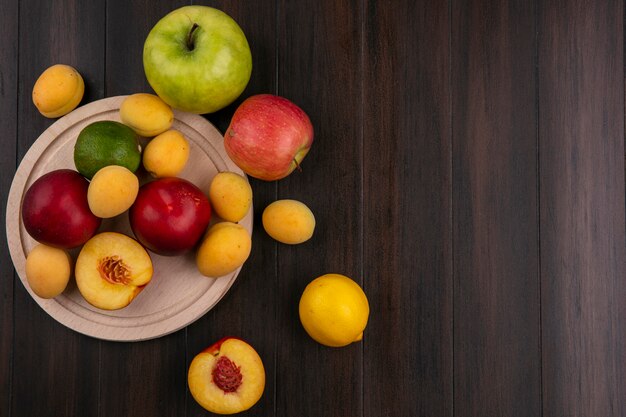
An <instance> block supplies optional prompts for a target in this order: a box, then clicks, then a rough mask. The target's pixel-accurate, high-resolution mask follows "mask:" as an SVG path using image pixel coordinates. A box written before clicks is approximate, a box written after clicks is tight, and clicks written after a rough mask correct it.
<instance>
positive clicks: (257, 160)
mask: <svg viewBox="0 0 626 417" xmlns="http://www.w3.org/2000/svg"><path fill="white" fill-rule="evenodd" d="M312 143H313V125H312V124H311V120H310V119H309V116H307V115H306V113H305V112H304V111H302V109H301V108H300V107H298V106H296V105H295V104H294V103H292V102H291V101H289V100H287V99H286V98H283V97H279V96H274V95H271V94H260V95H256V96H252V97H249V98H248V99H246V100H245V101H244V102H243V103H241V105H240V106H239V107H238V108H237V110H236V111H235V114H234V115H233V118H232V120H231V122H230V126H229V127H228V129H227V130H226V134H225V135H224V147H225V148H226V153H227V154H228V156H230V159H232V160H233V162H234V163H235V164H237V166H239V168H241V169H242V170H243V171H244V172H245V173H247V174H248V175H250V176H252V177H255V178H259V179H262V180H265V181H274V180H279V179H281V178H284V177H286V176H287V175H289V174H291V172H293V170H294V169H295V168H296V167H299V166H300V163H301V162H302V160H303V159H304V157H305V156H306V154H307V153H308V152H309V149H310V148H311V144H312Z"/></svg>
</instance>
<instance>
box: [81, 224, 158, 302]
mask: <svg viewBox="0 0 626 417" xmlns="http://www.w3.org/2000/svg"><path fill="white" fill-rule="evenodd" d="M152 273H153V268H152V260H151V259H150V255H148V252H147V251H146V250H145V249H144V247H143V246H141V245H140V244H139V242H137V241H136V240H135V239H133V238H131V237H128V236H126V235H124V234H121V233H117V232H103V233H99V234H97V235H95V236H94V237H92V238H91V239H89V240H88V241H87V243H85V245H84V246H83V248H82V249H81V250H80V253H79V254H78V258H77V259H76V268H75V275H76V285H77V286H78V291H80V293H81V295H82V296H83V298H85V300H86V301H87V302H88V303H89V304H91V305H93V306H94V307H97V308H101V309H103V310H117V309H120V308H124V307H126V306H127V305H129V304H130V303H131V302H132V301H133V300H134V299H135V297H137V295H138V294H139V293H140V292H141V291H142V290H143V289H144V288H145V286H146V285H148V283H150V281H151V280H152Z"/></svg>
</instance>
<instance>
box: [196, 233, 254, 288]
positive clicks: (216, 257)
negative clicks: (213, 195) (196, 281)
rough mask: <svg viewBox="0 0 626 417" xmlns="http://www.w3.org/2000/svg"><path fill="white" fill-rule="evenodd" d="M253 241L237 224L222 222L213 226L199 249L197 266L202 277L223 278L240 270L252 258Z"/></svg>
mask: <svg viewBox="0 0 626 417" xmlns="http://www.w3.org/2000/svg"><path fill="white" fill-rule="evenodd" d="M251 248H252V239H251V238H250V234H249V233H248V231H247V230H246V229H245V228H244V227H243V226H241V225H240V224H237V223H232V222H221V223H216V224H214V225H213V226H211V227H210V228H209V230H208V232H207V234H206V236H205V238H204V240H203V242H202V244H201V245H200V247H199V248H198V252H197V254H196V265H197V266H198V270H199V271H200V273H201V274H202V275H205V276H207V277H213V278H217V277H221V276H223V275H226V274H229V273H231V272H233V271H235V270H236V269H237V268H239V267H240V266H241V265H243V264H244V262H245V261H246V260H247V259H248V256H250V250H251Z"/></svg>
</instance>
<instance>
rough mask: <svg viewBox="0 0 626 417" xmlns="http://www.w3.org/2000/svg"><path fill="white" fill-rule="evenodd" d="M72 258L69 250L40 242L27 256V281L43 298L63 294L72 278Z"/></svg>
mask: <svg viewBox="0 0 626 417" xmlns="http://www.w3.org/2000/svg"><path fill="white" fill-rule="evenodd" d="M71 273H72V260H71V258H70V255H69V254H68V253H67V251H65V250H63V249H59V248H53V247H52V246H47V245H43V244H39V245H37V246H35V247H34V248H33V250H31V251H30V253H29V254H28V256H27V257H26V281H28V286H29V287H30V289H31V290H33V292H34V293H35V294H37V295H38V296H39V297H41V298H54V297H56V296H57V295H59V294H61V293H62V292H63V291H64V290H65V287H67V283H68V282H69V280H70V275H71Z"/></svg>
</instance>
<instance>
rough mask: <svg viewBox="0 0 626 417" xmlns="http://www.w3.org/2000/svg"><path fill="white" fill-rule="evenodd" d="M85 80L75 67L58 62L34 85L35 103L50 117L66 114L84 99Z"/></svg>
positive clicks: (38, 108) (41, 111)
mask: <svg viewBox="0 0 626 417" xmlns="http://www.w3.org/2000/svg"><path fill="white" fill-rule="evenodd" d="M84 92H85V82H84V81H83V77H82V76H81V75H80V73H79V72H78V71H76V69H75V68H73V67H71V66H69V65H63V64H57V65H53V66H51V67H50V68H48V69H46V70H45V71H44V72H43V73H42V74H41V75H40V76H39V78H38V79H37V81H36V82H35V86H34V87H33V103H34V104H35V107H37V110H39V112H40V113H41V114H42V115H43V116H45V117H48V118H56V117H61V116H64V115H66V114H67V113H69V112H71V111H72V110H74V109H75V108H76V106H78V104H79V103H80V101H81V100H82V99H83V94H84Z"/></svg>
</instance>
